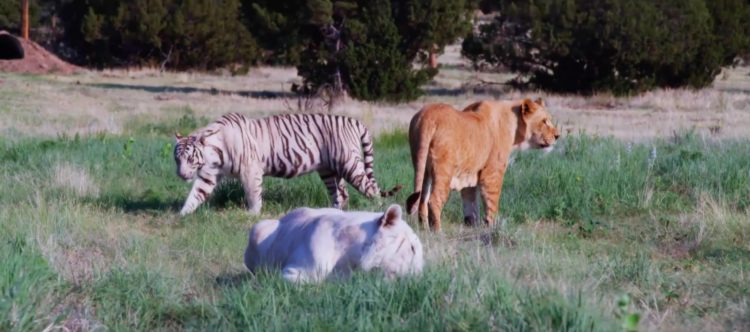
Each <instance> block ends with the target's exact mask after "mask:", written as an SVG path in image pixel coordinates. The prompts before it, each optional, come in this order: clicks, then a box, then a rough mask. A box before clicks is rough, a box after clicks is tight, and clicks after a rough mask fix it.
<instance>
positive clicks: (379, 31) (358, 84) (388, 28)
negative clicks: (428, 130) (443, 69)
mask: <svg viewBox="0 0 750 332" xmlns="http://www.w3.org/2000/svg"><path fill="white" fill-rule="evenodd" d="M473 6H474V1H464V0H436V1H414V2H402V1H390V0H360V1H328V0H321V1H311V2H308V6H307V9H306V11H305V12H306V13H307V15H308V16H307V17H308V23H309V24H308V27H309V29H308V31H312V32H308V33H307V35H306V37H305V38H306V39H305V46H304V51H303V56H302V57H301V62H300V64H299V66H298V67H297V69H298V70H299V74H300V76H302V77H303V78H304V81H305V84H306V88H307V89H308V90H309V91H317V90H318V89H319V88H320V87H323V86H331V87H333V88H334V90H338V89H344V90H346V91H347V92H349V93H350V95H351V96H352V97H354V98H356V99H361V100H387V101H404V100H412V99H414V98H416V97H418V96H419V95H420V94H421V90H420V88H419V87H420V86H421V85H423V84H425V83H427V82H428V81H429V80H430V79H431V78H432V77H433V76H434V75H435V74H436V73H437V70H436V69H432V68H428V67H427V66H424V65H423V66H422V67H421V68H414V62H415V60H416V61H418V62H421V63H422V64H424V62H425V61H424V60H426V59H427V54H428V53H429V52H430V51H431V50H432V51H433V52H440V51H441V50H442V49H443V47H444V46H445V45H446V44H448V43H450V42H452V41H453V40H454V39H455V38H456V37H458V36H460V35H463V34H465V33H466V32H468V31H469V28H470V25H469V20H468V19H469V13H470V9H471V8H473ZM336 31H338V32H339V35H338V37H337V36H336V33H335V32H336ZM324 34H325V36H324ZM339 77H340V80H339V79H338V78H339Z"/></svg>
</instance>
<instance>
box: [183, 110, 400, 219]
mask: <svg viewBox="0 0 750 332" xmlns="http://www.w3.org/2000/svg"><path fill="white" fill-rule="evenodd" d="M175 137H176V139H177V142H176V144H175V149H174V158H175V162H176V163H177V175H179V176H180V177H181V178H182V179H184V180H186V181H191V180H195V183H194V184H193V188H192V190H191V191H190V194H188V197H187V200H186V201H185V204H184V205H183V207H182V210H180V214H181V215H186V214H189V213H191V212H193V211H195V209H197V208H198V206H200V205H201V204H202V203H203V202H204V201H205V200H206V199H207V198H208V197H209V195H211V193H212V192H213V190H214V188H215V187H216V184H217V183H218V182H219V180H220V179H221V177H222V176H224V175H230V176H233V177H237V178H239V179H240V181H241V182H242V187H243V189H244V191H245V201H246V203H247V208H248V210H250V211H252V212H254V213H258V212H260V209H261V206H262V198H261V189H262V182H263V176H264V175H271V176H277V177H284V178H291V177H295V176H298V175H302V174H307V173H310V172H318V173H319V174H320V177H321V178H322V179H323V182H324V183H325V185H326V187H327V188H328V191H329V193H330V195H331V198H332V201H333V206H334V207H335V208H344V207H345V206H346V204H347V202H348V199H349V194H348V193H347V190H346V182H349V183H351V184H352V185H353V186H354V188H356V189H357V190H358V191H359V192H361V193H363V194H364V195H365V196H367V197H368V198H373V197H375V196H377V195H380V196H382V197H387V196H391V195H393V194H394V193H395V192H397V191H398V190H399V189H400V188H401V186H400V185H398V186H396V187H394V188H393V189H392V190H391V191H388V192H383V191H380V189H379V187H378V184H377V182H376V181H375V177H374V175H373V170H372V164H373V160H374V158H373V151H372V136H371V135H370V132H369V131H368V130H367V128H366V127H365V126H364V125H363V124H362V123H361V122H359V121H357V120H355V119H352V118H348V117H343V116H336V115H324V114H286V115H277V116H270V117H265V118H260V119H249V118H246V117H245V116H243V115H241V114H237V113H229V114H225V115H224V116H222V117H221V118H220V119H218V120H217V121H216V122H214V123H212V124H210V125H208V126H206V127H204V128H201V129H198V130H196V131H195V132H193V133H191V134H190V135H188V136H187V137H182V136H180V135H179V134H175ZM363 152H364V159H363V158H362V153H363Z"/></svg>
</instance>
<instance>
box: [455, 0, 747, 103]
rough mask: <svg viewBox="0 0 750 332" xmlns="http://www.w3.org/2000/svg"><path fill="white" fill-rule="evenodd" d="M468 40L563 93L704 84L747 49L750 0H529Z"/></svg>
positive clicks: (487, 57)
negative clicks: (749, 3) (745, 0)
mask: <svg viewBox="0 0 750 332" xmlns="http://www.w3.org/2000/svg"><path fill="white" fill-rule="evenodd" d="M500 7H501V9H500V13H501V14H500V15H499V16H498V17H497V19H496V20H495V21H494V22H493V23H492V24H488V25H485V26H482V27H481V28H480V31H479V32H478V33H477V34H475V35H472V36H470V37H469V38H467V39H466V40H465V41H464V44H463V53H464V55H466V56H467V57H468V58H470V59H471V60H472V61H474V62H475V64H481V63H486V64H490V65H503V66H507V67H508V68H510V69H511V70H513V71H516V72H519V73H521V74H522V75H523V76H524V77H523V78H525V79H527V81H525V82H524V83H528V84H530V85H532V86H536V87H539V88H543V89H547V90H552V91H559V92H583V93H593V92H595V91H613V92H615V93H620V94H622V93H631V92H638V91H643V90H647V89H652V88H655V87H681V86H689V87H693V88H700V87H704V86H706V85H708V84H710V83H711V82H713V79H714V77H715V76H716V75H717V74H718V72H719V71H720V70H721V67H722V66H725V65H728V64H731V63H732V61H733V60H734V58H735V57H736V56H737V55H739V54H740V52H741V51H742V50H743V49H747V46H748V26H750V24H748V14H750V11H749V9H748V7H750V6H749V5H748V4H747V3H746V2H744V1H743V0H720V1H706V0H685V1H683V0H665V1H658V2H657V1H649V0H607V1H596V0H581V1H563V0H538V1H531V0H522V1H512V2H511V1H504V2H501V6H500Z"/></svg>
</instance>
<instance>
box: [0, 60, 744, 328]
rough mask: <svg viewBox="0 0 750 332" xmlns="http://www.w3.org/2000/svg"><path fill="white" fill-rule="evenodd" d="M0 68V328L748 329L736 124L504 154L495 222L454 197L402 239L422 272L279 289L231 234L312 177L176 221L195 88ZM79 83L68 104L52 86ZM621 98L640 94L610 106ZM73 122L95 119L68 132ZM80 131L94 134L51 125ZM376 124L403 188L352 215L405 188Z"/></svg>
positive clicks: (389, 168) (395, 139)
mask: <svg viewBox="0 0 750 332" xmlns="http://www.w3.org/2000/svg"><path fill="white" fill-rule="evenodd" d="M90 75H92V76H91V77H93V78H91V77H90V78H89V79H92V80H93V79H97V80H98V79H102V80H105V79H107V78H106V77H104V76H102V77H99V76H93V75H95V74H90ZM0 78H2V79H3V80H4V81H5V82H3V83H4V87H0V98H3V100H5V101H6V102H4V103H3V104H2V105H0V115H2V116H3V117H4V118H5V119H9V120H8V121H12V123H11V124H8V123H7V122H6V124H5V125H4V128H5V129H4V130H3V131H2V135H0V186H2V188H4V190H3V194H2V195H0V330H2V331H6V330H9V331H28V330H36V331H38V330H45V329H46V330H62V329H68V330H85V331H88V330H104V329H107V330H117V331H119V330H143V331H150V330H167V331H171V330H263V331H266V330H280V331H287V330H292V329H315V330H342V331H349V330H353V329H358V330H369V329H374V330H389V331H390V330H411V331H414V330H480V331H482V330H555V331H560V330H570V331H580V330H594V331H613V330H629V329H639V330H665V331H686V330H688V331H690V330H692V331H714V330H746V329H748V328H750V307H749V306H750V303H749V302H750V282H749V281H750V280H748V279H750V275H749V274H748V273H750V218H749V217H750V216H749V213H750V140H749V139H748V138H747V134H745V135H746V136H745V137H735V136H738V135H728V136H727V137H723V136H721V135H719V137H718V138H716V137H714V136H712V135H710V134H709V135H707V134H705V133H704V132H703V131H702V129H701V128H697V129H694V130H690V129H689V128H691V127H690V126H684V127H685V128H686V129H682V130H679V131H678V133H677V134H674V135H668V136H667V135H665V136H662V137H656V138H650V139H648V140H643V139H636V140H627V139H626V140H622V139H616V138H606V137H601V135H592V134H591V133H590V131H595V132H596V129H595V130H590V131H589V130H586V129H587V128H588V127H584V128H578V129H580V130H576V131H573V132H570V133H567V134H566V135H565V137H564V139H563V140H562V141H561V142H560V144H559V145H558V148H557V149H556V150H555V151H553V152H552V153H550V154H546V155H543V154H541V153H538V152H534V151H531V152H523V153H517V154H515V155H514V157H513V163H512V165H511V167H510V168H509V171H508V174H507V176H506V183H505V186H504V190H503V196H502V202H501V212H500V214H501V217H500V219H501V220H500V222H498V226H497V227H496V228H494V229H484V228H476V229H469V228H464V227H463V226H461V219H462V218H461V211H460V202H459V200H458V199H457V197H455V195H454V197H453V198H452V200H451V201H450V202H449V204H448V205H447V206H446V210H445V221H444V227H445V231H444V233H443V234H431V233H429V232H426V231H419V234H420V237H421V239H422V241H423V243H424V245H425V254H426V258H427V267H426V270H425V272H424V274H423V275H422V276H419V277H415V278H408V279H402V280H397V281H394V282H387V281H383V280H381V279H380V278H378V277H377V275H365V274H357V275H355V276H354V278H353V279H352V280H347V281H340V282H330V283H325V284H322V285H309V286H294V285H290V284H287V283H285V282H283V280H281V278H279V277H278V276H277V275H276V274H274V273H266V274H260V275H258V276H252V275H250V274H249V273H247V272H246V271H245V269H244V266H243V265H242V253H243V251H244V247H245V245H246V233H247V230H248V229H249V228H250V227H251V226H252V225H253V223H254V222H256V221H257V220H259V219H260V218H268V217H277V216H280V215H282V214H283V213H284V212H285V211H288V210H290V209H292V208H294V207H298V206H327V205H329V204H330V202H329V199H328V197H327V194H326V192H325V188H324V186H323V184H322V182H321V181H320V179H319V178H318V177H317V176H314V175H312V176H305V177H301V178H297V179H294V180H279V179H272V178H269V179H267V181H266V182H265V183H264V190H265V192H264V199H265V201H264V204H265V205H264V208H263V213H262V215H261V216H250V215H248V214H247V213H246V212H245V211H244V210H243V208H242V190H241V188H240V187H239V185H238V184H237V183H235V182H229V183H226V184H225V185H223V186H222V187H221V188H220V189H219V190H218V192H217V193H216V195H215V196H214V197H213V199H212V200H211V202H210V204H208V205H206V206H204V207H202V208H201V209H199V210H198V211H197V212H196V213H195V214H193V215H190V216H188V217H186V218H182V219H181V218H179V217H178V216H177V210H178V209H179V207H180V205H181V203H182V202H183V200H184V198H185V195H186V194H187V192H188V190H189V184H187V183H184V182H182V181H180V180H179V178H178V177H177V176H176V175H175V174H174V161H173V160H172V145H171V144H172V143H173V142H172V139H171V134H172V133H173V132H174V131H180V132H183V133H186V132H188V131H190V130H192V129H194V128H196V127H198V126H201V125H204V124H206V123H207V122H208V121H210V120H211V118H212V115H213V113H207V112H203V111H201V107H204V106H200V105H203V104H200V103H198V102H196V103H197V105H198V106H195V105H194V104H193V101H190V100H192V99H191V98H195V99H198V97H199V96H196V95H194V94H201V92H190V93H187V94H186V96H187V97H185V98H186V99H188V101H186V102H184V104H183V105H182V106H179V104H176V105H178V106H175V105H173V106H175V107H172V108H166V109H164V108H162V107H163V106H164V105H161V106H153V107H152V108H151V113H149V112H148V110H149V105H150V103H154V104H157V102H156V101H154V100H153V96H149V98H151V99H147V98H145V97H143V96H142V94H144V93H150V92H137V93H134V92H131V91H127V90H125V91H122V90H118V89H117V88H114V87H101V88H91V87H81V86H80V85H79V84H76V83H75V82H74V81H73V80H75V79H76V77H73V78H64V79H61V78H57V77H33V76H32V77H30V76H11V75H4V76H2V77H0ZM78 79H81V80H84V79H87V78H85V77H83V78H80V77H79V78H78ZM136 81H137V83H138V84H141V83H142V82H141V81H138V80H136ZM185 84H189V82H188V83H185ZM136 85H137V84H136ZM34 91H36V92H34ZM35 93H37V94H38V95H37V94H35ZM131 93H133V94H131ZM669 93H674V94H684V95H690V94H692V95H693V96H700V94H702V93H705V94H709V95H710V94H712V93H714V92H681V91H677V92H669ZM86 94H89V95H90V96H89V97H87V98H89V99H85V101H83V102H80V103H74V102H73V99H66V97H65V96H77V95H78V96H80V95H86ZM514 94H517V93H514ZM49 95H56V96H59V97H60V98H61V100H62V102H60V103H59V105H58V109H59V111H58V113H59V114H58V113H55V114H54V115H51V114H52V113H50V112H51V111H49V109H53V108H54V106H53V105H51V104H44V103H45V101H44V99H45V98H48V97H45V96H49ZM131 97H132V98H134V100H136V101H135V102H134V103H132V104H128V103H126V102H125V100H127V99H128V98H131ZM204 97H205V98H222V99H221V100H223V101H224V102H226V103H227V104H221V103H218V105H234V104H235V103H237V104H240V103H241V102H242V101H243V100H242V99H240V100H239V101H237V100H235V99H236V98H244V99H248V101H247V102H248V103H256V102H257V103H266V102H267V101H265V100H261V99H254V98H252V97H251V98H246V97H237V96H235V95H227V96H214V95H212V94H211V93H210V92H207V93H205V96H204ZM747 97H748V93H747V92H742V91H740V92H737V93H735V94H733V95H732V97H731V98H734V99H732V100H739V101H741V100H744V99H742V98H747ZM71 98H72V97H71ZM97 98H98V99H97ZM430 98H437V97H430ZM453 98H458V97H453ZM465 98H466V99H470V98H476V97H475V96H474V97H465ZM551 98H553V100H555V99H554V98H558V99H557V100H558V102H559V103H562V101H563V100H565V101H566V102H568V103H569V104H574V103H575V102H577V101H576V100H578V99H563V97H554V96H551ZM597 98H600V99H597V100H601V99H602V98H604V97H597ZM637 98H646V97H643V96H641V97H634V98H632V99H628V101H627V102H631V103H635V102H636V101H637V100H639V99H637ZM694 98H698V97H694ZM594 99H596V98H594ZM76 100H78V99H76ZM81 100H83V99H81ZM94 100H97V101H96V102H94ZM149 100H151V101H150V102H149ZM613 100H614V101H615V102H616V103H625V101H623V100H620V99H613ZM641 100H642V99H641ZM69 102H70V103H69ZM595 102H597V101H596V100H590V101H587V103H595ZM88 103H91V105H89V104H88ZM98 103H100V104H102V105H104V106H96V105H99V104H98ZM82 105H83V106H82ZM97 107H103V108H106V112H99V111H98V108H97ZM234 107H235V106H231V107H227V108H229V109H232V108H234ZM374 107H377V108H386V109H387V108H395V109H398V107H402V106H389V105H375V106H374ZM554 107H556V106H552V108H553V110H552V112H553V114H555V110H554ZM557 107H559V106H557ZM219 109H221V110H224V108H222V107H221V106H219ZM253 109H262V107H260V106H258V105H257V104H253ZM66 110H70V113H66V112H65V111H66ZM215 112H218V111H215ZM378 112H379V111H374V112H372V114H373V115H372V116H373V119H377V117H378V116H381V115H378ZM384 112H385V113H386V114H389V113H388V112H390V111H388V110H386V111H384ZM602 112H606V111H602ZM633 112H635V111H633ZM685 112H688V113H690V112H691V111H685ZM727 112H728V111H727ZM123 114H130V115H128V116H125V115H123ZM133 114H135V115H133ZM363 114H369V113H367V112H365V113H363ZM45 115H49V116H45ZM91 116H96V117H97V119H101V122H97V123H95V124H91V123H90V122H89V123H88V124H87V121H91V118H90V117H91ZM363 117H365V115H363ZM406 118H407V119H408V117H406ZM373 119H371V121H376V120H373ZM101 124H105V125H102V126H100V125H101ZM88 125H90V126H93V127H92V128H96V129H95V130H94V129H92V130H80V132H81V134H79V135H76V134H73V133H70V132H68V131H66V129H69V128H86V126H88ZM23 126H29V127H35V128H37V129H36V130H38V131H35V130H34V129H33V128H32V129H30V130H29V131H25V130H22V129H23V128H25V127H23ZM107 126H110V127H107ZM10 127H14V128H16V129H15V130H14V129H11V128H10ZM394 127H396V128H398V126H394ZM725 127H727V129H725V130H726V131H724V132H725V133H726V132H731V133H737V132H740V131H741V130H743V129H746V128H742V127H741V126H738V125H737V124H736V123H731V122H728V123H726V124H725ZM39 128H48V129H50V130H55V129H61V130H59V131H57V132H55V134H54V135H50V134H44V133H40V132H41V131H42V130H41V129H39ZM108 128H109V129H108ZM625 129H626V128H618V130H623V131H624V130H625ZM630 130H631V131H633V128H631V129H630ZM380 132H381V134H380V135H379V136H378V138H377V140H376V146H375V149H376V150H375V152H376V162H375V173H376V176H377V177H378V180H379V182H380V183H381V186H382V187H391V186H393V185H395V184H398V183H400V184H404V185H405V191H402V192H401V193H399V194H398V195H397V196H396V197H394V198H393V199H384V200H380V201H370V200H367V199H365V198H363V197H362V196H361V195H359V194H355V193H352V201H351V202H350V208H352V209H361V210H373V211H374V210H380V209H384V208H385V207H386V206H387V205H388V204H390V203H393V202H398V203H403V202H404V201H405V199H406V196H407V195H408V194H409V191H410V189H411V183H412V170H411V166H410V162H409V151H408V146H407V142H406V137H405V134H404V133H403V131H402V130H399V129H389V128H382V130H380ZM29 133H31V134H29ZM635 138H639V137H635ZM350 191H352V192H353V189H351V188H350ZM409 221H410V223H411V224H412V225H414V227H415V228H416V220H415V219H414V218H410V219H409Z"/></svg>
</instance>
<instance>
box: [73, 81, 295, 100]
mask: <svg viewBox="0 0 750 332" xmlns="http://www.w3.org/2000/svg"><path fill="white" fill-rule="evenodd" d="M88 85H89V86H92V87H96V88H103V89H121V90H140V91H146V92H151V93H195V92H198V93H206V94H211V95H237V96H242V97H248V98H257V99H279V98H291V97H294V96H295V94H294V93H292V92H291V91H289V92H287V91H269V90H260V91H247V90H246V91H234V90H221V89H216V88H210V89H204V88H193V87H174V86H166V85H158V86H150V85H135V84H117V83H95V84H88Z"/></svg>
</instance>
